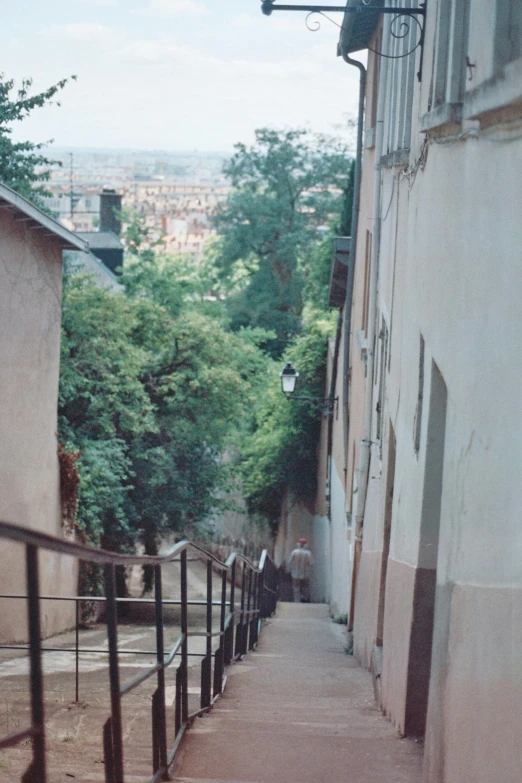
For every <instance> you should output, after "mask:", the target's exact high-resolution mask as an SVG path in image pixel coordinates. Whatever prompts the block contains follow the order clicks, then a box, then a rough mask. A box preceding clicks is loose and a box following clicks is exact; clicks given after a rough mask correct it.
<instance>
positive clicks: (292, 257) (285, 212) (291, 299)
mask: <svg viewBox="0 0 522 783" xmlns="http://www.w3.org/2000/svg"><path fill="white" fill-rule="evenodd" d="M235 149H236V153H235V155H234V156H233V157H232V159H231V160H230V161H229V162H228V163H227V164H226V165H225V167H224V172H225V174H226V175H227V176H228V178H229V180H230V182H231V184H232V186H233V191H232V193H231V195H230V197H229V198H228V201H227V203H226V204H225V205H224V206H223V207H222V208H221V210H220V211H219V212H218V215H217V217H216V226H217V228H218V232H219V235H220V236H219V240H218V242H217V243H216V247H215V249H214V257H215V261H216V264H217V266H218V267H219V269H220V272H221V276H222V278H223V279H225V280H227V281H229V282H230V283H231V288H230V289H229V292H228V294H229V295H228V297H227V306H228V311H229V315H230V319H231V326H232V328H233V329H235V328H239V327H240V326H246V325H253V326H261V327H263V328H266V329H269V330H272V331H274V332H276V335H277V338H276V340H272V341H270V343H268V344H267V348H268V349H269V350H270V352H271V354H272V355H273V356H274V357H280V356H281V355H282V353H283V351H284V348H285V346H286V345H287V344H288V343H289V342H290V340H291V339H292V337H293V336H294V335H296V334H297V333H298V332H299V329H300V328H301V313H302V306H303V285H304V276H303V269H306V268H307V266H308V261H307V259H308V253H309V250H310V248H311V247H313V245H314V243H315V242H317V241H318V240H320V238H321V236H322V233H323V232H324V230H325V226H327V225H328V223H329V222H330V221H331V218H332V216H334V215H335V214H338V213H339V210H340V205H341V202H342V198H343V193H344V192H345V191H346V189H347V187H348V179H347V175H348V171H347V162H346V149H345V147H344V144H343V143H342V142H340V141H339V140H337V139H333V138H329V137H325V136H318V135H314V134H311V133H310V132H308V131H305V130H287V131H276V130H270V129H267V128H263V129H261V130H258V131H256V142H255V144H254V146H252V147H246V146H245V145H244V144H237V145H236V148H235ZM238 280H239V281H241V282H242V285H239V286H238Z"/></svg>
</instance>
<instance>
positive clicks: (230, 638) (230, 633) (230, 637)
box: [225, 558, 237, 666]
mask: <svg viewBox="0 0 522 783" xmlns="http://www.w3.org/2000/svg"><path fill="white" fill-rule="evenodd" d="M236 565H237V559H236V558H234V560H233V561H232V566H231V569H230V605H229V606H230V609H229V611H230V614H231V618H230V622H229V624H228V628H227V631H226V646H225V666H228V665H229V664H230V662H231V660H232V658H233V655H234V629H235V627H236V623H235V618H236V611H235V595H236Z"/></svg>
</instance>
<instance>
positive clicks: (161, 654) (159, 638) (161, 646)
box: [153, 565, 169, 780]
mask: <svg viewBox="0 0 522 783" xmlns="http://www.w3.org/2000/svg"><path fill="white" fill-rule="evenodd" d="M154 598H155V608H156V660H157V662H158V663H160V664H161V669H158V690H157V694H158V696H157V702H156V705H154V703H153V709H154V707H155V708H156V709H157V725H156V727H155V728H156V731H157V732H158V734H159V736H158V738H157V741H158V748H159V766H160V767H165V772H164V774H163V776H162V779H163V780H168V779H169V776H168V772H167V715H166V711H165V642H164V638H163V592H162V586H161V566H160V565H157V566H154ZM153 725H154V720H153ZM156 772H157V770H155V769H154V770H153V774H154V773H156Z"/></svg>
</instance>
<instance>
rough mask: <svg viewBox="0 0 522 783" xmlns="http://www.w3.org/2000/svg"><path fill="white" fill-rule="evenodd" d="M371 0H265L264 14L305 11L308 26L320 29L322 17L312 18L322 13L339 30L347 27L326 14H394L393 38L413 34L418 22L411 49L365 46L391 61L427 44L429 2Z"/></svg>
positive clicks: (401, 37) (391, 32) (311, 28)
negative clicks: (334, 0)
mask: <svg viewBox="0 0 522 783" xmlns="http://www.w3.org/2000/svg"><path fill="white" fill-rule="evenodd" d="M370 2H371V0H361V4H360V5H354V6H347V5H315V4H312V5H308V4H306V5H303V4H290V3H278V2H276V0H262V2H261V11H262V12H263V13H264V14H265V16H270V14H272V13H273V12H274V11H302V12H304V13H306V20H305V21H306V26H307V27H308V29H309V30H311V31H312V32H317V30H319V29H320V28H321V22H320V20H319V19H313V20H311V17H315V16H323V17H324V18H325V19H328V21H329V22H332V24H335V25H336V26H337V27H338V28H339V29H340V30H343V29H344V27H343V25H342V24H338V23H337V22H336V21H335V20H334V19H331V18H330V17H329V16H327V13H340V14H391V15H392V16H393V18H392V20H391V22H390V34H391V36H392V37H393V38H395V39H398V40H406V39H408V38H409V36H410V30H411V27H412V23H414V24H415V25H416V28H415V29H416V30H417V36H416V40H415V45H414V46H412V48H410V49H408V51H407V52H403V53H402V54H384V53H383V52H379V51H377V50H376V49H372V48H371V46H367V45H365V46H364V48H365V49H369V50H370V51H371V52H374V53H375V54H376V55H378V56H379V57H387V58H388V59H390V60H398V59H400V58H401V57H408V56H409V55H410V54H413V52H415V51H416V50H417V49H418V48H419V47H421V48H422V45H423V43H424V19H425V17H426V3H425V2H424V3H420V4H419V7H418V8H404V7H401V6H378V5H370Z"/></svg>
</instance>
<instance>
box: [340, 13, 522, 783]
mask: <svg viewBox="0 0 522 783" xmlns="http://www.w3.org/2000/svg"><path fill="white" fill-rule="evenodd" d="M490 5H491V4H490ZM488 7H489V6H488ZM474 8H475V17H474V20H473V24H472V40H471V42H470V51H471V52H473V51H474V52H475V55H474V59H473V61H474V62H475V61H477V71H476V72H475V73H474V76H473V83H472V84H470V85H467V87H468V89H469V90H480V86H477V82H478V81H479V80H480V79H481V78H483V77H491V75H492V68H491V63H489V62H488V58H490V57H491V51H490V49H491V47H489V48H488V47H484V46H482V45H479V44H480V41H481V40H482V39H483V38H484V37H487V38H488V40H489V39H490V38H491V34H492V25H491V24H490V23H489V22H488V24H486V21H487V9H486V8H484V9H482V7H481V6H480V8H479V4H475V6H474ZM435 12H436V5H434V6H433V7H431V6H428V22H427V27H426V29H427V31H428V35H427V39H426V47H425V56H424V63H423V73H424V74H425V78H424V80H423V83H422V86H421V87H420V88H419V86H418V85H416V88H415V96H414V110H413V116H414V121H413V129H412V140H413V144H412V150H411V153H410V166H413V164H414V163H415V162H416V161H418V160H419V156H420V154H421V145H422V142H423V138H424V137H423V135H422V134H420V133H419V130H418V122H417V118H418V117H421V116H422V115H423V114H424V113H425V112H426V111H427V94H428V91H429V84H430V78H429V74H430V73H431V65H432V53H433V38H432V37H431V36H432V35H433V32H434V24H433V15H434V14H435ZM477 14H479V16H480V14H482V17H481V18H479V17H477ZM430 20H431V24H430ZM490 22H491V20H490ZM477 25H478V27H477ZM479 28H480V35H478V34H475V33H474V32H473V30H475V31H476V30H477V29H479ZM481 36H482V38H481ZM517 67H518V66H517ZM513 68H515V65H514V66H513ZM489 87H490V88H491V89H493V87H491V85H489ZM501 89H503V87H502V84H500V86H499V90H501ZM499 94H500V93H499ZM516 106H517V104H515V105H514V107H513V106H511V108H510V113H509V120H510V122H509V125H505V124H502V119H503V114H502V112H499V113H498V116H497V115H495V114H494V113H490V114H489V115H488V117H487V123H486V124H485V126H484V128H483V129H482V130H481V131H480V132H479V133H478V135H477V134H475V135H474V136H471V137H469V138H463V139H460V140H459V139H458V138H449V139H447V140H445V139H444V138H435V139H434V140H432V142H431V143H430V144H429V146H428V148H427V159H426V161H425V165H424V166H422V167H421V168H419V169H418V170H417V171H416V175H415V176H414V177H413V178H412V179H411V181H410V182H409V181H408V180H407V179H405V178H402V181H400V177H399V176H398V175H399V169H397V168H395V169H392V168H387V169H384V170H383V172H382V209H381V216H382V218H383V220H382V240H381V252H380V267H379V283H378V304H377V311H378V318H379V321H378V324H379V326H378V329H377V333H379V329H380V324H381V319H382V318H384V321H385V323H386V325H387V327H388V329H389V335H390V361H389V368H387V371H386V395H385V400H384V406H383V407H384V411H383V421H384V424H385V427H384V434H383V439H382V450H381V449H380V447H379V444H375V445H374V446H373V447H372V458H371V465H370V471H369V474H370V479H369V483H368V497H367V503H366V514H365V524H364V539H363V558H362V562H361V570H360V577H359V582H358V593H357V611H358V613H359V614H358V616H359V618H360V621H359V622H357V620H356V627H355V647H356V650H357V651H358V654H359V656H360V657H361V659H362V660H364V662H365V663H367V664H368V663H369V655H370V649H371V644H372V635H373V631H374V628H375V609H376V603H377V601H378V591H377V589H376V585H377V583H378V581H379V580H378V573H379V568H380V564H379V553H380V551H382V538H383V536H382V531H383V528H382V521H383V510H384V506H385V492H386V482H385V481H383V480H382V476H383V475H384V474H385V469H386V456H385V455H386V453H387V433H388V428H387V422H390V421H391V423H392V424H393V427H394V431H395V434H396V440H397V456H396V471H395V481H394V493H393V506H392V524H391V541H390V557H389V562H388V572H387V580H386V601H385V622H384V640H383V644H384V648H383V675H382V688H383V702H384V707H385V709H386V712H387V714H388V715H389V716H390V718H391V719H392V721H393V722H394V724H395V725H396V726H397V727H398V729H399V730H400V731H408V725H409V721H411V719H412V715H411V710H414V709H419V710H421V708H422V698H423V696H422V694H420V693H419V691H418V690H417V691H416V688H418V686H419V683H421V684H422V680H423V678H426V677H429V676H430V667H429V665H430V664H431V677H430V692H429V705H428V712H427V728H426V755H425V759H426V769H425V780H426V781H429V783H469V781H470V780H474V781H478V783H494V781H499V780H502V781H508V782H509V783H512V782H513V783H514V781H515V780H520V779H522V754H520V748H519V747H518V748H517V744H516V740H515V733H514V729H513V727H516V726H518V725H520V723H521V721H522V700H521V698H520V696H521V694H522V663H521V660H522V659H521V656H520V639H519V628H520V613H521V611H522V558H520V552H521V551H522V528H521V526H520V507H521V504H522V487H521V483H520V476H521V475H522V450H521V449H520V443H521V442H522V395H521V393H520V356H521V355H522V313H521V308H520V301H521V300H522V258H521V254H522V251H521V250H520V248H521V247H522V221H521V220H520V214H521V207H522V185H521V180H520V171H521V170H522V139H521V136H522V112H521V111H520V110H519V113H518V116H517V115H516ZM518 106H519V107H520V103H519V104H518ZM486 125H487V127H486ZM464 127H466V126H464ZM450 130H451V129H450ZM457 130H458V128H457ZM453 131H455V128H453ZM368 207H369V205H365V204H364V203H363V214H362V216H361V220H364V219H367V217H368V214H366V218H365V215H364V209H366V213H368ZM421 335H422V337H423V339H424V343H425V355H424V362H423V368H424V383H423V410H422V418H421V427H420V444H419V446H420V447H419V450H418V453H416V450H415V441H414V439H415V427H416V419H417V417H418V416H419V409H418V391H419V353H420V337H421ZM434 366H436V368H438V370H437V371H440V375H441V377H442V379H443V383H444V384H445V387H446V389H447V409H446V417H445V437H444V449H443V457H442V471H441V472H442V482H441V487H440V492H439V500H440V531H439V535H438V539H437V536H435V535H434V525H435V523H434V521H433V520H434V518H435V517H436V516H437V508H435V506H436V502H435V500H434V485H433V480H432V478H430V475H431V474H430V471H432V468H433V465H432V463H433V448H434V442H433V437H432V435H430V433H429V431H428V414H429V411H430V401H431V400H432V399H433V397H432V393H434V389H432V385H431V378H432V372H433V367H434ZM374 380H377V379H376V378H375V379H374ZM376 402H377V397H376V396H375V394H374V398H373V401H372V409H373V411H375V407H376ZM374 419H375V416H374ZM372 440H377V438H376V432H375V426H374V429H373V432H372ZM380 453H382V454H383V455H384V456H383V458H382V459H381V458H380ZM427 453H428V454H429V455H431V456H429V459H428V460H427V459H426V455H427ZM435 489H436V487H435ZM435 494H436V492H435ZM434 504H435V505H434ZM430 525H431V528H430ZM435 585H436V587H435V589H434V586H435ZM433 594H435V609H434V618H433ZM430 607H431V608H430ZM430 612H431V619H430ZM356 617H357V616H356ZM432 629H433V634H434V635H433V652H432V657H431V659H430V655H429V646H427V643H428V642H429V641H430V636H429V634H431V631H432ZM419 661H420V662H422V665H423V667H424V669H422V667H421V666H419V665H416V664H418V662H419ZM426 667H427V668H426ZM423 709H424V710H425V704H424V708H423ZM417 725H421V724H420V723H418V724H417ZM502 727H503V729H504V731H502Z"/></svg>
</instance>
